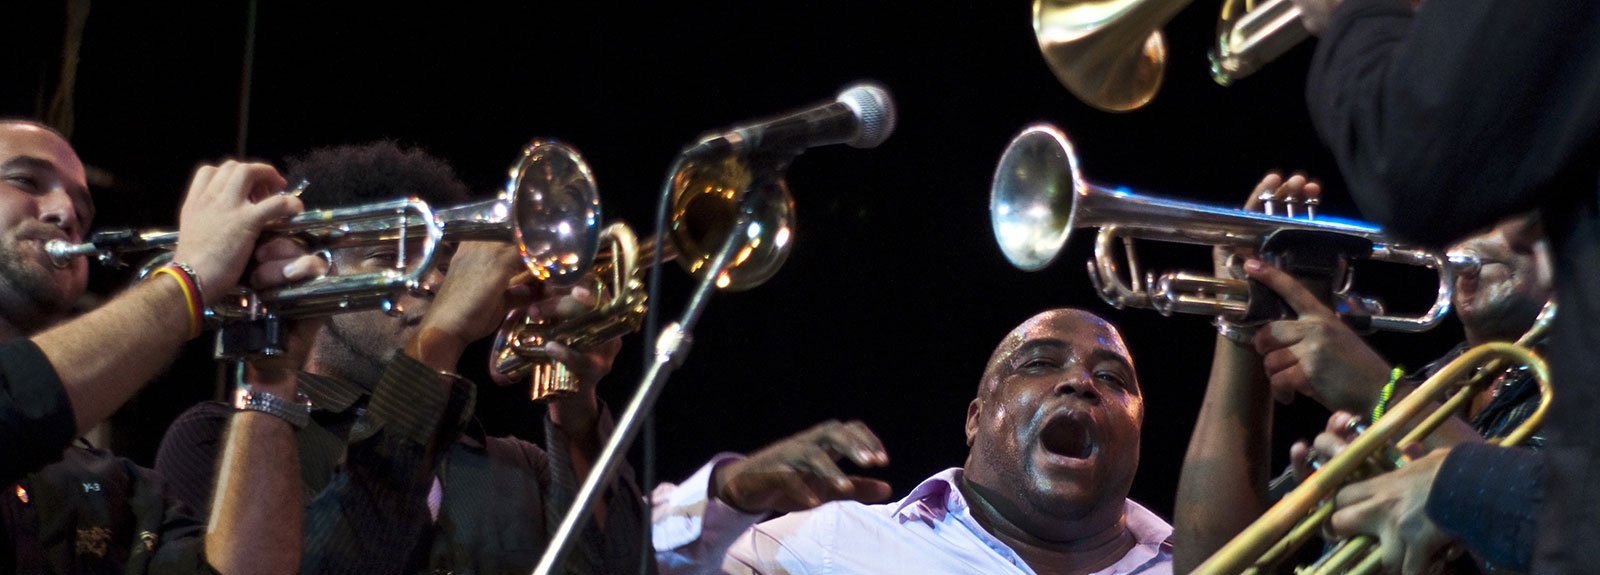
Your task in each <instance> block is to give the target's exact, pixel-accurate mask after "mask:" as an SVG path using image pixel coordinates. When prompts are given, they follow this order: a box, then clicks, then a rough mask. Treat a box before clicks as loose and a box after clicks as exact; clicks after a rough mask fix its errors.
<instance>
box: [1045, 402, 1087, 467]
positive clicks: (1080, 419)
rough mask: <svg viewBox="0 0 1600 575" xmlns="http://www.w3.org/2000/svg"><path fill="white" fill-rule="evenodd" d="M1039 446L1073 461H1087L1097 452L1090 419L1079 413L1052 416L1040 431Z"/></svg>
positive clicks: (1063, 413)
mask: <svg viewBox="0 0 1600 575" xmlns="http://www.w3.org/2000/svg"><path fill="white" fill-rule="evenodd" d="M1039 444H1040V446H1041V447H1043V448H1044V450H1045V451H1048V452H1050V453H1053V454H1056V455H1061V456H1065V457H1070V458H1073V459H1087V458H1088V457H1089V456H1091V455H1094V452H1095V442H1094V437H1093V436H1092V435H1091V434H1090V433H1089V421H1088V417H1087V416H1085V415H1084V414H1082V413H1079V412H1062V413H1060V414H1058V415H1055V416H1052V417H1051V418H1050V420H1049V421H1046V422H1045V424H1044V429H1042V430H1040V431H1039Z"/></svg>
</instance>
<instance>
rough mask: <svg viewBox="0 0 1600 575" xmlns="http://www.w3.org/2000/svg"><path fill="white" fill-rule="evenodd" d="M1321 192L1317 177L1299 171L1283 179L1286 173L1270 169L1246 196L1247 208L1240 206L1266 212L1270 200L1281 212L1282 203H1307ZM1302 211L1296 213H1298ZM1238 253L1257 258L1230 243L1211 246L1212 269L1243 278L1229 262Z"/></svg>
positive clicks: (1245, 204) (1217, 272) (1219, 274)
mask: <svg viewBox="0 0 1600 575" xmlns="http://www.w3.org/2000/svg"><path fill="white" fill-rule="evenodd" d="M1321 195H1322V184H1319V183H1317V182H1316V181H1315V180H1310V179H1307V178H1306V177H1305V176H1303V175H1300V174H1295V175H1292V176H1289V178H1288V179H1284V177H1283V175H1282V174H1279V173H1278V172H1267V175H1266V176H1263V177H1262V178H1261V181H1260V182H1257V183H1256V187H1255V188H1254V189H1251V190H1250V197H1248V198H1246V199H1245V201H1244V207H1242V208H1240V209H1242V210H1244V211H1247V212H1267V211H1268V210H1267V209H1265V208H1266V207H1267V206H1268V205H1269V202H1270V205H1271V206H1272V209H1271V210H1270V211H1271V213H1274V214H1280V215H1281V214H1283V213H1284V212H1285V210H1284V208H1283V205H1284V204H1285V203H1286V202H1289V201H1291V200H1293V201H1295V202H1304V201H1305V200H1307V199H1312V198H1317V197H1319V196H1321ZM1299 213H1300V212H1296V215H1299ZM1235 256H1236V257H1238V258H1250V257H1255V251H1254V250H1251V249H1245V248H1235V247H1228V246H1217V247H1215V248H1212V250H1211V261H1212V268H1213V271H1214V272H1215V273H1216V276H1217V277H1222V278H1227V277H1231V278H1234V279H1244V277H1243V276H1239V275H1236V274H1235V271H1236V268H1233V267H1230V266H1228V265H1227V264H1228V261H1229V260H1230V259H1235ZM1236 265H1237V264H1236Z"/></svg>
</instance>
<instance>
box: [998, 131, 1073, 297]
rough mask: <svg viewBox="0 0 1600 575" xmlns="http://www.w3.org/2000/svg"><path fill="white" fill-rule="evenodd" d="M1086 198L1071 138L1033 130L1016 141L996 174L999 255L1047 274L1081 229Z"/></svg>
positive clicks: (1052, 132)
mask: <svg viewBox="0 0 1600 575" xmlns="http://www.w3.org/2000/svg"><path fill="white" fill-rule="evenodd" d="M1081 193H1087V190H1086V186H1085V184H1084V182H1083V178H1082V176H1081V175H1080V174H1079V172H1078V158H1077V154H1075V153H1073V150H1072V142H1069V141H1067V137H1066V134H1063V133H1061V131H1060V130H1057V129H1054V128H1052V127H1049V126H1045V125H1034V126H1029V127H1028V128H1027V129H1025V130H1023V131H1022V133H1021V134H1018V135H1017V137H1016V138H1013V139H1012V140H1011V144H1010V145H1009V146H1007V147H1006V151H1005V153H1004V154H1002V155H1001V156H1000V164H999V166H998V167H997V168H995V172H994V185H993V187H992V188H991V189H990V192H989V218H990V223H991V224H992V228H993V229H994V237H995V240H996V241H998V242H999V243H1000V251H1001V252H1003V253H1005V256H1006V259H1007V260H1009V261H1010V262H1011V264H1012V265H1014V266H1017V267H1018V268H1021V269H1023V270H1026V271H1038V270H1041V269H1044V268H1045V266H1048V265H1050V263H1051V262H1053V261H1055V259H1056V256H1058V255H1060V254H1061V250H1062V248H1065V247H1066V245H1067V237H1068V236H1069V235H1070V234H1071V233H1072V229H1073V228H1075V227H1077V226H1075V225H1074V224H1075V223H1076V222H1075V221H1074V220H1076V219H1077V208H1078V201H1077V196H1078V195H1079V194H1081Z"/></svg>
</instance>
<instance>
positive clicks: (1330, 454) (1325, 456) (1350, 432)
mask: <svg viewBox="0 0 1600 575" xmlns="http://www.w3.org/2000/svg"><path fill="white" fill-rule="evenodd" d="M1362 421H1366V419H1365V418H1362V417H1358V416H1356V415H1352V414H1349V413H1345V412H1343V411H1337V412H1334V414H1333V416H1331V417H1329V418H1328V426H1327V427H1326V428H1324V429H1323V431H1322V433H1319V434H1317V438H1316V439H1315V440H1314V442H1313V443H1312V444H1310V445H1308V444H1306V442H1304V441H1296V442H1295V443H1294V445H1291V446H1289V461H1290V462H1291V463H1293V465H1294V475H1295V478H1296V479H1299V480H1300V481H1301V482H1304V481H1305V480H1306V478H1307V477H1311V471H1312V469H1311V461H1310V460H1312V459H1316V460H1317V463H1318V464H1319V465H1320V464H1322V463H1327V461H1328V460H1329V459H1333V458H1334V457H1337V456H1338V455H1339V454H1340V453H1344V448H1345V447H1348V446H1349V445H1350V442H1351V441H1354V440H1355V438H1356V430H1355V426H1354V425H1353V424H1354V423H1360V422H1362Z"/></svg>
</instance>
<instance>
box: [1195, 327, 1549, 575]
mask: <svg viewBox="0 0 1600 575" xmlns="http://www.w3.org/2000/svg"><path fill="white" fill-rule="evenodd" d="M1555 314H1556V304H1555V301H1554V300H1553V299H1552V300H1551V301H1549V302H1546V303H1545V307H1544V309H1543V310H1542V311H1541V312H1540V313H1539V317H1538V319H1537V320H1535V321H1534V324H1533V326H1532V327H1531V328H1530V329H1529V330H1528V331H1527V333H1524V334H1523V336H1522V337H1521V338H1520V339H1518V340H1517V342H1516V343H1514V344H1511V343H1504V342H1493V343H1486V344H1482V345H1479V346H1476V347H1474V348H1472V349H1470V350H1467V352H1466V353H1463V354H1461V356H1460V357H1457V358H1456V359H1455V360H1453V361H1451V362H1450V363H1448V364H1446V365H1445V367H1444V368H1443V369H1441V370H1439V372H1438V373H1436V374H1434V376H1433V377H1430V378H1428V380H1427V381H1425V382H1423V383H1422V385H1421V386H1419V387H1418V388H1417V389H1416V391H1413V392H1411V395H1408V396H1406V398H1405V399H1404V400H1401V401H1400V402H1399V403H1396V404H1395V405H1394V407H1391V408H1390V409H1389V411H1388V413H1385V414H1384V415H1383V417H1381V418H1379V419H1378V421H1376V422H1374V423H1373V425H1372V427H1371V428H1369V429H1367V430H1366V431H1365V432H1362V433H1361V435H1360V436H1358V437H1356V439H1355V440H1354V441H1352V442H1350V444H1349V445H1348V446H1347V447H1345V450H1344V451H1343V452H1342V453H1340V454H1339V455H1338V456H1337V457H1334V458H1332V459H1330V460H1328V461H1327V462H1326V463H1323V464H1322V466H1321V467H1320V468H1318V469H1317V471H1316V472H1315V473H1312V474H1311V476H1310V477H1308V478H1306V480H1305V482H1304V483H1302V484H1301V485H1300V486H1299V487H1297V488H1295V490H1294V491H1291V492H1290V493H1289V494H1288V495H1286V496H1284V498H1283V499H1281V500H1279V501H1278V503H1277V504H1275V505H1273V506H1272V508H1271V509H1268V510H1267V512H1266V513H1265V514H1263V515H1262V516H1261V518H1260V519H1257V520H1256V521H1255V522H1254V523H1252V524H1250V526H1249V527H1247V528H1245V530H1244V531H1243V532H1241V533H1239V535H1238V536H1236V537H1234V538H1233V540H1232V541H1229V542H1228V544H1227V545H1224V546H1223V547H1222V549H1220V550H1218V551H1217V553H1216V554H1214V555H1212V556H1211V557H1210V558H1209V559H1207V560H1206V562H1205V563H1202V564H1201V565H1200V567H1198V568H1197V569H1195V571H1194V573H1195V574H1196V575H1209V574H1216V575H1223V574H1226V575H1232V574H1234V573H1257V572H1263V571H1267V572H1270V570H1271V569H1273V568H1275V567H1276V566H1277V565H1278V564H1279V563H1281V562H1283V561H1284V560H1285V559H1287V558H1288V557H1289V556H1290V555H1292V554H1293V553H1294V552H1295V551H1296V550H1297V549H1299V548H1300V547H1301V546H1302V545H1304V544H1305V543H1306V542H1307V541H1310V540H1311V538H1313V537H1315V536H1316V535H1317V533H1318V532H1319V531H1320V530H1321V528H1322V526H1323V525H1324V524H1325V523H1326V522H1327V520H1328V519H1329V518H1330V517H1332V516H1333V512H1334V507H1333V502H1332V499H1331V497H1332V495H1333V494H1334V493H1335V492H1336V491H1338V490H1339V489H1340V488H1341V487H1343V486H1345V485H1347V484H1349V483H1352V482H1354V481H1357V480H1360V479H1364V478H1365V476H1363V473H1365V472H1367V471H1368V470H1369V469H1371V468H1372V467H1373V466H1374V465H1376V466H1378V467H1379V468H1380V469H1393V468H1395V467H1398V465H1399V464H1400V463H1398V462H1396V463H1388V464H1385V463H1382V462H1380V461H1376V459H1377V458H1376V456H1378V455H1379V454H1380V453H1382V452H1384V451H1387V450H1389V449H1390V448H1392V447H1393V446H1399V445H1407V444H1410V443H1414V442H1418V441H1421V440H1422V439H1423V438H1425V437H1427V436H1428V435H1429V434H1431V433H1433V431H1434V430H1435V429H1438V427H1439V426H1440V425H1442V424H1443V423H1444V422H1445V420H1447V419H1449V418H1450V417H1452V415H1453V414H1455V413H1458V412H1460V411H1462V410H1463V409H1464V408H1467V407H1469V406H1471V404H1472V399H1473V397H1474V396H1476V395H1477V394H1478V393H1479V392H1481V391H1482V390H1483V389H1484V388H1485V387H1487V386H1489V385H1491V384H1493V383H1494V381H1495V380H1496V378H1498V377H1499V376H1500V375H1501V374H1502V373H1504V372H1505V370H1506V369H1508V368H1510V367H1512V366H1519V365H1520V366H1526V368H1527V369H1528V370H1529V371H1530V372H1532V374H1533V377H1534V380H1535V381H1536V382H1538V385H1539V394H1540V398H1539V407H1538V408H1537V409H1535V410H1534V412H1533V414H1532V415H1530V416H1528V419H1527V420H1525V421H1523V422H1522V424H1521V425H1518V426H1517V427H1516V428H1515V429H1513V430H1511V432H1510V433H1508V434H1506V435H1505V436H1503V437H1499V438H1495V439H1493V440H1491V441H1492V442H1493V443H1495V444H1496V445H1500V446H1503V447H1509V446H1514V445H1517V444H1520V443H1522V442H1523V441H1526V440H1527V439H1528V438H1529V437H1531V436H1532V435H1533V433H1534V432H1535V431H1537V430H1538V429H1539V426H1540V425H1541V424H1543V422H1544V418H1545V412H1546V411H1547V410H1548V409H1549V407H1550V402H1551V400H1552V399H1553V398H1554V394H1553V392H1552V390H1551V388H1550V373H1549V369H1548V368H1547V367H1546V366H1545V362H1544V360H1543V359H1541V358H1540V357H1539V356H1538V355H1537V354H1535V353H1534V352H1533V351H1532V349H1531V348H1532V346H1533V345H1534V344H1536V343H1537V342H1539V341H1540V340H1541V339H1543V337H1544V334H1545V333H1546V332H1547V331H1548V330H1549V327H1550V324H1551V322H1552V320H1553V319H1554V318H1555ZM1461 381H1466V383H1465V384H1460V383H1459V382H1461ZM1458 385H1459V389H1457V386H1458ZM1452 390H1456V391H1454V393H1453V394H1452V393H1451V391H1452ZM1447 396H1448V399H1447V400H1446V401H1445V402H1444V403H1443V404H1442V405H1440V406H1439V407H1438V408H1437V409H1435V410H1434V411H1432V412H1428V411H1427V409H1428V406H1429V404H1432V403H1433V402H1435V401H1438V400H1440V399H1444V398H1446V397H1447ZM1424 416H1425V418H1424ZM1419 419H1421V423H1417V424H1416V426H1415V427H1413V428H1412V429H1411V430H1410V431H1409V432H1406V433H1405V436H1404V437H1403V438H1401V439H1400V441H1398V442H1391V441H1390V440H1391V439H1392V438H1393V437H1395V436H1398V435H1400V434H1401V433H1402V432H1405V431H1406V427H1407V426H1409V425H1411V424H1413V423H1414V422H1416V421H1418V420H1419ZM1377 550H1378V544H1377V541H1376V540H1375V539H1374V538H1373V537H1371V536H1366V535H1363V536H1358V537H1353V538H1351V539H1347V540H1344V541H1340V542H1339V543H1338V544H1337V545H1336V546H1334V548H1333V549H1331V550H1329V552H1328V553H1327V554H1325V555H1323V556H1322V558H1321V559H1320V560H1318V561H1317V562H1316V563H1314V564H1312V565H1311V566H1309V567H1307V568H1304V569H1299V570H1297V571H1296V572H1297V573H1310V574H1319V575H1320V574H1333V573H1373V572H1375V571H1377V570H1378V569H1379V568H1380V567H1381V560H1382V556H1381V554H1379V553H1377V552H1376V551H1377Z"/></svg>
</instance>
